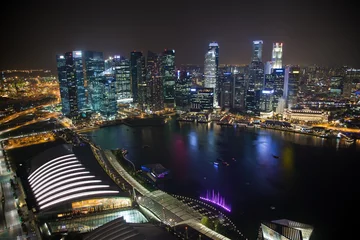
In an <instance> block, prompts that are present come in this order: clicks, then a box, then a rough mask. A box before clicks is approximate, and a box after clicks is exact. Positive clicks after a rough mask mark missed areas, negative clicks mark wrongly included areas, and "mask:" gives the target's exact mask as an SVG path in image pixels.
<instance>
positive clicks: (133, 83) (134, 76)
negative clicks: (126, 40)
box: [130, 51, 143, 103]
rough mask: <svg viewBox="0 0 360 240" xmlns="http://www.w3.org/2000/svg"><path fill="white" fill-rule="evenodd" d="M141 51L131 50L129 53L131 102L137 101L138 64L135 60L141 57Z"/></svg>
mask: <svg viewBox="0 0 360 240" xmlns="http://www.w3.org/2000/svg"><path fill="white" fill-rule="evenodd" d="M142 55H143V54H142V52H136V51H133V52H131V53H130V71H131V93H132V98H133V102H134V103H137V102H138V98H139V96H138V84H139V82H138V76H137V75H138V68H137V67H138V64H137V61H138V59H139V58H141V57H142Z"/></svg>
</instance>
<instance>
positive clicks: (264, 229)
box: [258, 219, 314, 240]
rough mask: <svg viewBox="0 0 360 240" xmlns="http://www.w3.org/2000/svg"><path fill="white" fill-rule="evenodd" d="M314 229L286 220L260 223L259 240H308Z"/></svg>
mask: <svg viewBox="0 0 360 240" xmlns="http://www.w3.org/2000/svg"><path fill="white" fill-rule="evenodd" d="M313 230H314V228H313V227H312V226H310V225H307V224H304V223H299V222H295V221H291V220H287V219H280V220H275V221H271V222H262V223H261V226H260V229H259V238H258V239H259V240H281V239H287V240H309V239H310V237H311V234H312V232H313Z"/></svg>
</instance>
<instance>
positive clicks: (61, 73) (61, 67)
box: [56, 55, 70, 115]
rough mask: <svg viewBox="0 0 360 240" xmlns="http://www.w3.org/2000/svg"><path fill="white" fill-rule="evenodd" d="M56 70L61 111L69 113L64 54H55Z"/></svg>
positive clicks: (65, 113)
mask: <svg viewBox="0 0 360 240" xmlns="http://www.w3.org/2000/svg"><path fill="white" fill-rule="evenodd" d="M56 63H57V71H58V81H59V86H60V97H61V106H62V110H61V111H62V113H63V114H64V115H69V114H70V105H69V104H70V103H69V88H68V83H67V74H66V59H65V56H64V55H56Z"/></svg>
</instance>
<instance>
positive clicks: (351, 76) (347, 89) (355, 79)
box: [343, 68, 360, 98]
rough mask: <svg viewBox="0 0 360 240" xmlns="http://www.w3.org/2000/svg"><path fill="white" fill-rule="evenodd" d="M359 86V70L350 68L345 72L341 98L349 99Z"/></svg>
mask: <svg viewBox="0 0 360 240" xmlns="http://www.w3.org/2000/svg"><path fill="white" fill-rule="evenodd" d="M359 84H360V69H354V68H350V69H347V70H346V75H345V80H344V90H343V97H344V98H351V97H352V94H353V93H355V91H357V90H358V88H359V87H360V86H359Z"/></svg>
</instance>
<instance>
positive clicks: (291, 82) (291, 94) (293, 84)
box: [286, 67, 300, 108]
mask: <svg viewBox="0 0 360 240" xmlns="http://www.w3.org/2000/svg"><path fill="white" fill-rule="evenodd" d="M299 82H300V68H299V67H290V69H289V75H288V81H287V104H286V105H287V107H288V108H291V107H294V106H295V105H296V104H297V99H298V92H299Z"/></svg>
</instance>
